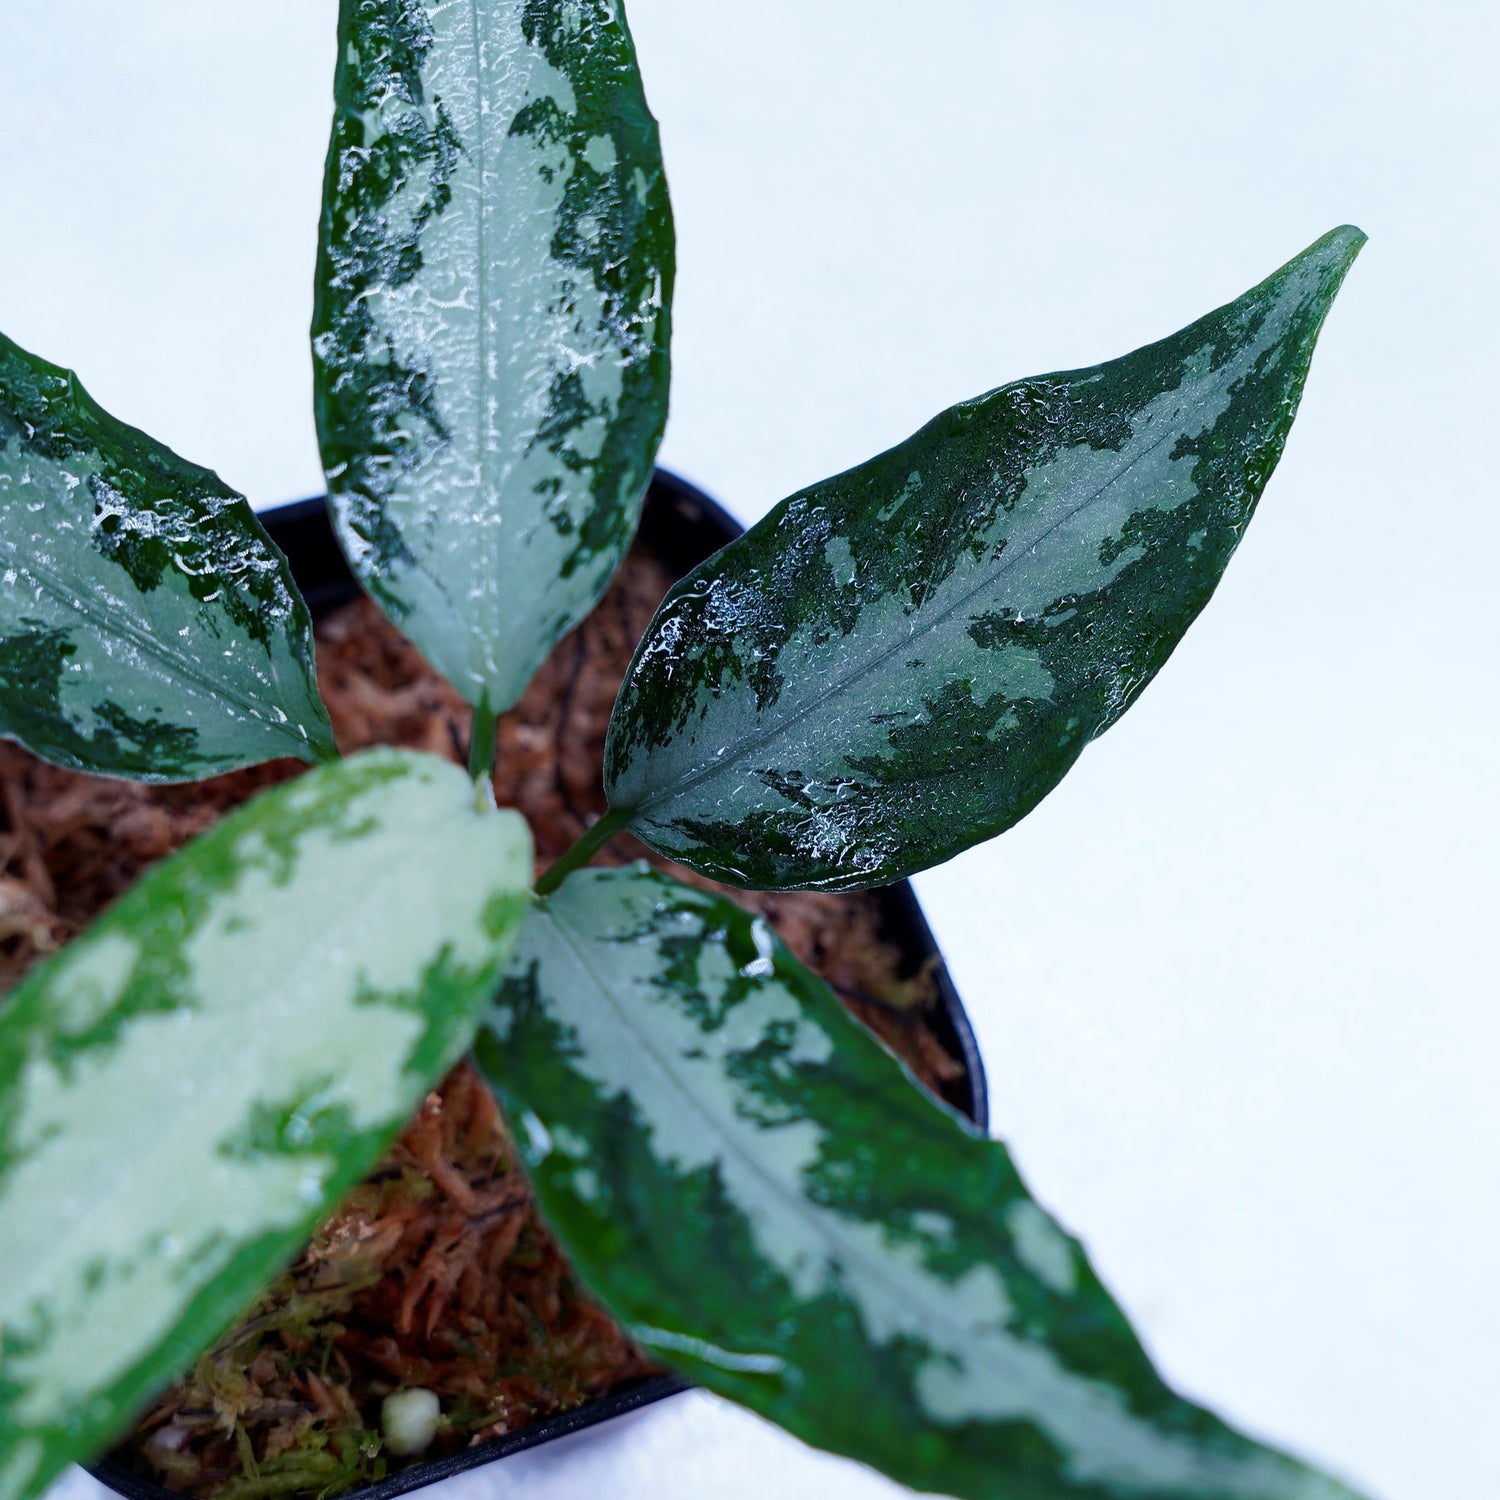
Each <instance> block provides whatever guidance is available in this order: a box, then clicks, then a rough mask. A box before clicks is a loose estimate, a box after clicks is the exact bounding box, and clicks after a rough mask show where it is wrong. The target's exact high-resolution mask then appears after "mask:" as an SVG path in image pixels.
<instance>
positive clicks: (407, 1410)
mask: <svg viewBox="0 0 1500 1500" xmlns="http://www.w3.org/2000/svg"><path fill="white" fill-rule="evenodd" d="M442 1411H443V1406H442V1403H441V1402H440V1401H439V1400H438V1398H437V1397H436V1396H435V1395H433V1393H432V1392H431V1391H423V1390H415V1391H395V1392H393V1393H392V1394H391V1395H389V1396H387V1397H386V1398H385V1400H384V1401H383V1402H382V1403H381V1407H380V1426H381V1430H382V1431H383V1432H384V1433H385V1445H386V1447H387V1448H389V1449H390V1451H391V1452H392V1453H394V1454H395V1455H396V1456H397V1457H398V1458H409V1457H410V1456H411V1455H412V1454H414V1453H425V1452H426V1451H427V1449H428V1448H429V1447H431V1446H432V1440H433V1438H435V1437H436V1436H437V1430H438V1418H439V1417H440V1416H441V1415H442Z"/></svg>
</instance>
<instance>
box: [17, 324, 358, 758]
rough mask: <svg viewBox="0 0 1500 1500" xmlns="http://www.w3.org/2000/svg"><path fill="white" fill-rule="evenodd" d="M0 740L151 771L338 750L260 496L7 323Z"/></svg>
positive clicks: (300, 614)
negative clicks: (202, 463) (150, 427)
mask: <svg viewBox="0 0 1500 1500" xmlns="http://www.w3.org/2000/svg"><path fill="white" fill-rule="evenodd" d="M0 734H4V735H8V736H10V737H11V738H13V739H17V740H20V742H21V743H22V744H23V745H25V746H26V747H27V748H28V749H29V750H33V751H35V752H36V754H38V755H42V756H45V757H46V758H47V759H48V760H51V761H55V762H57V764H58V765H63V766H71V767H73V768H74V769H76V770H80V771H94V772H97V773H99V774H101V775H106V776H127V777H130V778H132V779H134V780H138V781H191V780H195V779H197V778H199V777H203V776H213V775H215V774H217V773H218V772H220V771H229V770H233V769H234V768H235V767H237V766H245V765H252V764H254V763H255V762H257V761H263V760H274V759H276V758H277V757H278V756H284V755H294V756H298V757H300V758H301V759H303V760H309V761H311V760H319V759H328V758H329V757H331V756H332V755H334V754H335V753H336V752H335V750H334V745H333V731H332V730H331V729H330V728H329V724H328V714H327V712H326V711H325V709H324V707H323V702H322V699H321V698H319V697H318V689H317V683H316V680H315V678H314V675H313V643H312V621H311V620H310V619H309V617H308V613H307V607H306V605H304V604H303V602H302V596H301V595H300V594H299V593H298V592H297V586H296V584H294V583H293V582H292V575H291V570H290V569H289V568H288V567H287V564H286V559H285V558H284V557H283V556H282V555H281V553H280V552H279V551H278V550H277V549H276V545H275V543H273V542H272V541H271V539H270V537H268V536H267V535H266V533H265V531H264V530H263V529H262V527H261V524H260V522H259V521H257V520H256V519H255V515H254V513H253V512H252V511H251V509H250V507H249V506H248V505H247V504H246V503H245V501H244V500H243V498H241V497H240V496H239V495H237V494H235V492H234V491H233V490H231V489H230V488H228V486H226V485H225V484H224V482H223V481H222V480H221V479H220V478H219V477H218V476H217V475H215V474H212V473H210V472H209V471H208V470H207V469H200V468H199V467H198V466H197V465H196V464H190V463H188V462H186V461H185V460H184V459H181V458H179V457H178V456H177V455H176V454H175V453H173V452H171V450H170V449H167V448H164V447H162V445H161V444H160V443H157V442H153V441H152V439H151V438H149V437H147V436H146V434H145V433H143V432H137V431H136V430H135V429H134V428H133V427H127V426H125V424H124V423H123V422H117V421H116V420H115V419H114V418H113V417H111V416H110V415H109V414H108V413H107V412H105V411H103V410H102V409H101V408H100V407H99V406H98V405H97V404H96V403H95V402H94V401H93V399H92V398H91V397H90V396H89V394H88V392H87V391H85V390H84V389H83V387H82V386H81V385H80V384H79V383H78V377H77V376H76V375H74V374H73V373H72V372H71V371H69V370H61V369H58V368H57V366H56V365H50V364H48V363H46V361H45V360H40V359H37V358H36V357H35V356H34V355H31V354H28V353H26V351H25V350H23V349H20V348H18V347H17V346H16V345H15V344H13V343H11V341H10V340H9V339H7V338H5V337H3V336H0Z"/></svg>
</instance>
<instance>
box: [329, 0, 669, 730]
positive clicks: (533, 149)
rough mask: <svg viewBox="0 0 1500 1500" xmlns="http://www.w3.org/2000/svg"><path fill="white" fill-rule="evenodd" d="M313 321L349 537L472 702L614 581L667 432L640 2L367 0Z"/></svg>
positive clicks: (346, 89) (345, 16) (349, 77)
mask: <svg viewBox="0 0 1500 1500" xmlns="http://www.w3.org/2000/svg"><path fill="white" fill-rule="evenodd" d="M341 15H342V18H341V23H340V42H339V64H338V78H337V83H336V96H337V114H336V117H335V120H334V130H333V144H332V147H331V150H330V154H329V162H328V177H327V188H326V203H325V208H324V215H323V237H322V254H321V260H320V267H319V276H318V305H317V312H316V314H315V317H314V324H313V334H314V338H313V350H314V355H315V368H316V380H317V411H318V427H319V432H320V434H321V436H322V443H323V456H324V463H325V466H326V468H327V471H328V487H329V494H330V496H331V501H332V507H333V515H334V520H335V524H336V527H337V530H338V534H339V538H340V541H341V542H342V544H343V547H344V550H345V551H346V553H347V554H348V556H349V558H350V561H351V562H352V563H353V565H354V568H355V571H356V572H357V573H358V574H359V576H360V577H361V579H362V580H363V581H364V583H365V584H366V586H367V587H368V588H369V589H370V591H371V592H372V593H373V594H374V596H375V598H376V599H377V600H378V601H379V602H380V604H381V605H382V606H383V607H384V608H385V610H386V611H387V613H389V614H390V616H391V618H392V619H393V620H395V621H396V623H397V624H398V625H400V626H401V628H402V629H403V630H404V631H405V632H406V633H407V634H408V635H409V636H410V637H411V638H412V640H413V641H415V642H416V644H417V645H418V647H420V649H421V650H422V652H423V653H424V654H425V655H426V656H427V658H428V660H429V661H431V662H432V664H433V665H434V666H435V667H436V668H437V669H438V670H439V671H441V672H442V673H443V674H444V675H445V676H446V677H447V678H448V679H449V681H451V682H452V683H453V684H454V686H455V687H457V688H458V690H459V691H460V692H461V693H463V694H464V696H465V697H466V698H468V699H469V701H470V702H472V703H475V704H481V703H487V704H488V706H489V708H490V709H493V710H503V709H505V708H507V707H509V706H510V704H512V703H513V702H514V701H515V700H516V699H517V698H518V697H520V695H521V692H522V691H523V689H524V688H525V686H526V684H527V682H528V681H529V680H530V679H531V676H532V674H533V673H534V672H535V671H536V669H537V667H538V666H539V665H540V664H541V662H542V660H543V658H544V657H545V656H546V654H547V652H548V650H549V649H550V648H551V646H552V643H553V642H554V641H555V640H556V639H557V638H558V637H559V636H560V635H562V634H563V632H564V631H566V630H568V629H569V628H570V627H572V626H573V625H575V624H576V623H577V622H578V621H579V620H580V619H582V618H583V616H584V615H585V614H587V612H588V611H589V609H590V608H591V607H592V605H593V603H594V601H595V600H596V599H597V598H598V597H599V595H600V594H601V593H602V592H603V589H604V586H605V584H606V583H607V581H608V579H609V576H610V574H611V573H612V572H613V571H614V569H615V566H616V564H617V563H618V562H619V560H620V557H621V556H622V555H623V553H624V550H625V547H626V546H627V545H628V543H629V541H630V537H631V535H632V533H633V532H634V530H635V525H636V522H637V520H638V518H639V513H640V502H641V498H642V496H643V495H644V493H645V489H646V485H647V483H648V482H649V480H650V476H651V465H652V460H653V458H654V456H655V453H656V448H657V445H658V443H659V442H660V440H661V432H662V426H663V424H664V422H665V420H666V408H667V377H668V355H667V349H668V334H669V326H670V305H671V291H672V275H673V234H672V220H671V209H670V206H669V204H668V200H667V185H666V178H665V176H664V175H663V173H662V165H661V153H660V148H659V145H658V142H657V132H656V122H655V121H654V120H653V119H652V117H651V115H650V112H649V111H648V110H647V108H646V101H645V96H644V94H643V92H642V89H641V81H640V76H639V73H638V72H637V69H636V63H635V50H634V46H633V44H632V42H631V39H630V34H629V31H628V29H627V27H626V23H625V18H624V15H623V12H622V10H621V7H620V4H619V0H524V3H522V0H441V3H440V0H343V4H342V7H341Z"/></svg>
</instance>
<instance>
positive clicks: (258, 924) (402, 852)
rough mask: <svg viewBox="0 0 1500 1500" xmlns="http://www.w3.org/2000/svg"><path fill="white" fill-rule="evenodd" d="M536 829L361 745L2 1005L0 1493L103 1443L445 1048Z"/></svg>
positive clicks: (435, 774) (402, 1104)
mask: <svg viewBox="0 0 1500 1500" xmlns="http://www.w3.org/2000/svg"><path fill="white" fill-rule="evenodd" d="M530 875H531V850H530V837H529V834H528V833H527V831H526V828H525V825H524V823H523V822H522V821H521V819H520V818H519V817H518V816H517V815H515V814H512V813H496V812H493V811H490V812H487V813H484V812H480V811H478V810H477V809H476V806H475V801H474V794H473V788H472V785H471V783H470V782H469V780H468V778H467V777H466V776H465V775H464V774H463V773H462V772H461V771H460V770H458V769H457V768H456V767H453V766H449V765H448V764H446V763H445V762H442V761H439V760H437V759H436V758H434V757H430V756H422V755H417V754H413V753H411V752H398V751H374V752H369V753H366V754H364V755H360V756H356V757H353V758H351V759H350V760H347V761H342V762H338V763H335V764H333V765H331V766H328V767H325V768H323V769H321V770H318V771H315V772H313V773H311V774H310V775H308V776H306V777H303V778H300V779H299V780H296V781H294V782H291V783H289V784H286V785H283V786H281V787H278V788H276V789H274V790H273V791H271V792H269V793H267V794H265V795H264V796H262V797H260V798H257V799H255V800H254V801H253V802H251V803H249V804H247V805H246V806H245V807H244V808H242V809H240V810H239V811H238V812H236V813H235V814H233V815H231V817H229V818H227V819H225V820H224V821H223V822H222V823H220V824H218V825H217V826H216V827H215V828H214V829H212V830H211V831H210V832H209V833H208V834H206V835H205V836H204V837H203V838H201V839H200V840H198V841H197V842H196V843H194V844H192V845H190V846H188V847H187V848H186V849H184V850H183V851H182V852H181V853H180V854H178V855H177V856H175V857H173V858H172V859H170V860H168V861H166V862H164V863H163V864H161V865H159V866H157V867H156V868H155V869H154V870H153V871H152V872H151V873H150V874H148V875H147V876H146V877H145V879H144V880H143V881H142V882H141V883H140V884H139V885H137V886H135V887H133V888H132V890H131V891H130V892H128V893H127V894H126V895H125V896H124V897H123V898H122V899H121V900H120V902H119V903H118V904H117V905H116V906H114V907H113V908H112V909H111V910H110V911H109V912H108V913H107V914H106V915H105V916H104V917H103V918H102V919H101V920H100V922H99V923H98V924H96V926H95V927H94V928H93V929H91V930H90V931H89V932H88V933H87V934H85V935H84V936H82V937H80V938H78V939H77V940H75V942H74V943H72V944H70V945H69V946H68V947H67V948H66V949H64V951H63V952H62V953H61V954H60V955H58V957H57V958H56V959H54V960H53V961H51V963H50V964H48V965H46V966H44V967H42V968H41V969H39V970H37V971H35V972H34V973H33V974H32V975H31V976H29V977H28V979H27V980H26V981H25V982H24V983H23V984H22V985H21V986H20V987H19V988H18V989H17V991H16V992H15V993H14V994H13V995H12V996H11V997H10V998H9V999H8V1001H7V1002H6V1003H5V1004H4V1005H3V1007H0V1327H3V1328H4V1330H5V1338H4V1340H3V1343H0V1451H3V1452H5V1453H7V1454H11V1453H29V1454H30V1455H31V1457H32V1460H34V1462H29V1467H28V1470H27V1472H25V1473H22V1469H21V1465H20V1462H19V1460H17V1461H16V1464H17V1466H16V1471H15V1472H16V1474H18V1475H20V1477H19V1478H14V1477H12V1478H11V1479H10V1481H9V1485H10V1487H9V1488H0V1494H4V1495H5V1500H12V1497H13V1496H16V1495H19V1496H23V1497H25V1496H30V1495H34V1494H38V1493H40V1491H41V1489H42V1488H44V1487H45V1485H46V1483H47V1482H48V1481H49V1479H50V1478H51V1477H53V1476H55V1475H56V1473H57V1472H59V1470H60V1469H61V1468H62V1467H63V1465H65V1464H66V1463H67V1462H68V1461H70V1460H74V1459H84V1458H87V1457H89V1456H91V1454H92V1452H93V1451H94V1450H95V1449H96V1448H97V1447H98V1446H100V1445H101V1444H102V1443H104V1442H106V1441H108V1439H109V1438H110V1437H111V1436H113V1435H114V1433H115V1432H116V1431H117V1430H118V1429H119V1428H120V1426H121V1425H122V1424H123V1423H124V1422H125V1421H127V1420H128V1419H129V1418H130V1417H131V1416H133V1415H134V1412H135V1409H136V1408H138V1407H139V1405H140V1404H141V1403H143V1402H144V1401H145V1400H146V1399H147V1398H148V1397H149V1396H150V1395H152V1394H153V1392H154V1391H155V1390H156V1389H157V1388H158V1387H159V1386H161V1385H162V1384H165V1383H166V1382H167V1381H168V1380H170V1379H172V1378H174V1377H175V1376H176V1375H177V1374H179V1373H180V1372H181V1370H182V1369H183V1368H184V1367H185V1366H186V1364H188V1363H189V1362H190V1361H191V1360H192V1359H193V1358H194V1357H196V1355H197V1354H198V1353H200V1352H201V1351H202V1349H203V1348H204V1347H206V1345H207V1344H208V1343H209V1342H210V1341H211V1340H212V1339H213V1338H215V1337H217V1336H218V1335H219V1334H220V1333H221V1332H222V1331H223V1329H224V1327H225V1326H227V1324H228V1323H229V1322H230V1321H231V1320H232V1319H233V1317H234V1316H235V1315H236V1314H237V1313H238V1312H240V1311H241V1310H242V1308H243V1306H244V1305H245V1304H246V1303H247V1302H249V1301H251V1300H252V1299H253V1298H254V1296H255V1295H256V1294H257V1293H258V1292H259V1291H260V1289H261V1287H262V1286H263V1285H264V1283H265V1281H266V1280H268V1279H269V1277H270V1276H271V1275H272V1274H273V1273H274V1272H275V1271H276V1270H277V1269H278V1268H279V1266H280V1265H281V1264H283V1263H284V1262H285V1261H286V1259H288V1258H289V1257H290V1255H291V1254H293V1253H294V1252H295V1251H296V1249H297V1248H298V1246H299V1245H300V1244H301V1243H302V1242H303V1241H304V1240H305V1238H306V1237H307V1234H308V1233H309V1232H310V1230H311V1229H312V1227H313V1226H314V1225H315V1224H316V1222H317V1221H318V1220H319V1219H320V1218H321V1217H323V1216H325V1215H326V1213H327V1211H328V1210H329V1209H330V1208H331V1207H332V1206H333V1205H334V1203H335V1202H336V1201H337V1199H338V1198H339V1197H340V1196H341V1195H342V1193H343V1192H344V1191H345V1190H346V1189H347V1188H348V1187H349V1186H350V1185H352V1183H353V1182H354V1181H356V1180H357V1179H358V1178H359V1177H360V1176H362V1175H363V1174H364V1172H366V1171H367V1170H368V1169H369V1167H370V1166H371V1165H373V1163H374V1161H375V1160H376V1159H377V1158H378V1155H379V1153H380V1151H381V1150H382V1149H383V1148H384V1146H385V1144H386V1143H387V1142H388V1140H389V1139H390V1137H391V1136H392V1135H393V1134H394V1133H395V1132H396V1131H397V1130H398V1129H399V1128H400V1126H401V1125H402V1124H403V1123H404V1122H405V1121H406V1119H407V1118H408V1116H409V1115H410V1113H411V1111H412V1110H413V1109H414V1108H415V1106H416V1104H417V1103H418V1102H419V1101H420V1099H421V1097H422V1095H423V1093H424V1092H425V1091H426V1089H427V1088H428V1087H430V1085H431V1083H432V1082H433V1081H434V1080H435V1079H436V1078H437V1077H438V1076H439V1075H440V1074H441V1072H442V1071H443V1069H444V1067H445V1066H446V1065H447V1064H448V1063H450V1062H451V1061H453V1060H454V1059H455V1058H456V1057H457V1056H458V1055H459V1054H460V1053H461V1052H462V1051H463V1049H464V1048H465V1047H466V1046H467V1044H468V1041H469V1039H470V1037H471V1036H472V1032H473V1027H474V1024H475V1022H476V1020H477V1018H478V1015H479V1013H480V1011H481V1010H482V1008H483V1005H484V1003H485V1002H486V1001H487V999H488V998H489V996H490V994H491V993H492V990H493V986H494V982H495V980H496V977H497V975H498V972H499V970H500V966H501V964H502V962H503V960H504V958H505V956H506V954H507V952H508V951H509V948H510V945H511V943H513V941H514V938H515V933H516V929H517V927H518V925H519V919H520V915H521V913H522V911H523V910H524V908H525V906H526V905H527V903H528V901H529V895H528V892H527V887H528V885H529V881H530Z"/></svg>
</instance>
